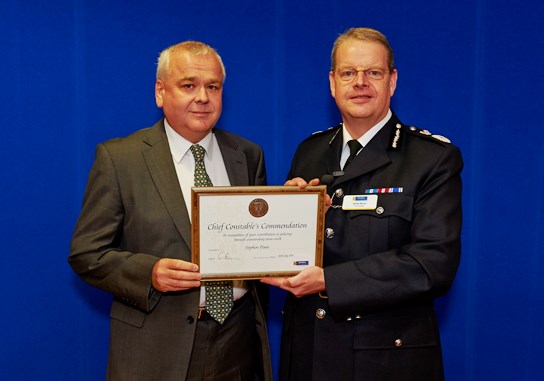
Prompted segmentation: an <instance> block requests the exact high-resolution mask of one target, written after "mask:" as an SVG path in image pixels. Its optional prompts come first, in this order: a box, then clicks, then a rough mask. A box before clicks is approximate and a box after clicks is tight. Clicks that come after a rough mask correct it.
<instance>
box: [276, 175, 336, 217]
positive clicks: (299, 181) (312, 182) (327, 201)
mask: <svg viewBox="0 0 544 381" xmlns="http://www.w3.org/2000/svg"><path fill="white" fill-rule="evenodd" d="M283 185H286V186H298V187H299V188H300V189H304V188H306V187H307V186H308V185H312V186H315V185H319V179H312V180H310V181H309V182H306V180H304V179H303V178H301V177H295V178H294V179H291V180H287V181H286V182H285V184H283ZM331 204H332V200H331V197H330V196H329V195H328V194H325V213H327V211H328V210H329V207H330V206H331Z"/></svg>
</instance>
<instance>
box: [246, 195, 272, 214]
mask: <svg viewBox="0 0 544 381" xmlns="http://www.w3.org/2000/svg"><path fill="white" fill-rule="evenodd" d="M249 213H250V214H251V215H252V216H253V217H262V216H264V215H265V214H266V213H268V203H267V202H266V201H265V200H263V199H262V198H256V199H255V200H253V201H251V202H250V203H249Z"/></svg>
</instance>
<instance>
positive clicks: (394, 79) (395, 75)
mask: <svg viewBox="0 0 544 381" xmlns="http://www.w3.org/2000/svg"><path fill="white" fill-rule="evenodd" d="M398 77H399V72H398V71H397V69H395V70H393V72H392V73H391V77H390V78H389V93H390V96H391V97H392V96H393V94H395V89H396V88H397V79H398Z"/></svg>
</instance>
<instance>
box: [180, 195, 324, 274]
mask: <svg viewBox="0 0 544 381" xmlns="http://www.w3.org/2000/svg"><path fill="white" fill-rule="evenodd" d="M191 198H192V200H191V202H192V257H193V262H194V263H196V264H198V265H199V267H200V273H201V274H202V277H203V279H206V280H211V279H259V278H264V277H270V276H292V275H295V274H297V273H298V272H300V271H301V270H303V269H305V268H307V267H309V266H321V265H322V257H323V224H324V210H325V207H324V206H325V186H315V187H307V188H306V189H300V188H298V187H292V186H289V187H287V186H279V187H277V186H276V187H263V186H259V187H206V188H192V192H191Z"/></svg>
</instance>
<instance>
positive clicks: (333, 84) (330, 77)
mask: <svg viewBox="0 0 544 381" xmlns="http://www.w3.org/2000/svg"><path fill="white" fill-rule="evenodd" d="M329 86H330V88H331V95H332V97H333V98H335V96H334V95H335V90H336V84H335V83H334V72H333V71H332V70H331V71H329ZM335 99H336V98H335Z"/></svg>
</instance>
